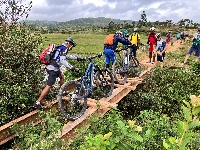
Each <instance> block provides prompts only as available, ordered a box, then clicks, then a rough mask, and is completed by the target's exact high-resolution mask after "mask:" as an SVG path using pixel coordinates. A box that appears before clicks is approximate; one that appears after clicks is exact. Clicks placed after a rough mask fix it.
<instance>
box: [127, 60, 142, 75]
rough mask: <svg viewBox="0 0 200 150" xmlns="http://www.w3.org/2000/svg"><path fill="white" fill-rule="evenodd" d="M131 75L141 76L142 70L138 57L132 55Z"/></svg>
mask: <svg viewBox="0 0 200 150" xmlns="http://www.w3.org/2000/svg"><path fill="white" fill-rule="evenodd" d="M129 68H130V71H129V76H131V77H139V76H140V74H141V72H142V68H141V66H140V62H139V61H138V60H137V58H136V57H132V58H131V60H130V64H129Z"/></svg>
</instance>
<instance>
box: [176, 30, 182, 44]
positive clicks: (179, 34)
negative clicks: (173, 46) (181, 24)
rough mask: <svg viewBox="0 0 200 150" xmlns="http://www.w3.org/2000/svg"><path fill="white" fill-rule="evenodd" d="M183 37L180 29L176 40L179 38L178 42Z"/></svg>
mask: <svg viewBox="0 0 200 150" xmlns="http://www.w3.org/2000/svg"><path fill="white" fill-rule="evenodd" d="M180 39H181V33H180V31H178V33H177V35H176V40H177V43H178V41H179V40H180Z"/></svg>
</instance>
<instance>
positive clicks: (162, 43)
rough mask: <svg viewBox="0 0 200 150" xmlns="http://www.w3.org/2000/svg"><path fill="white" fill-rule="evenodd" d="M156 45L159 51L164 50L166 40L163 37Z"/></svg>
mask: <svg viewBox="0 0 200 150" xmlns="http://www.w3.org/2000/svg"><path fill="white" fill-rule="evenodd" d="M156 46H157V50H158V51H159V52H162V51H163V50H164V48H165V46H166V42H165V41H164V40H163V39H161V40H160V41H159V40H157V43H156Z"/></svg>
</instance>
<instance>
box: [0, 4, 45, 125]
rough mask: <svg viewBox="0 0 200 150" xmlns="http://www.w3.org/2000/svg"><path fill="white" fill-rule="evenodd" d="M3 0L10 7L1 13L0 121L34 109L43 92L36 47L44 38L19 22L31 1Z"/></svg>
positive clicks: (6, 120)
mask: <svg viewBox="0 0 200 150" xmlns="http://www.w3.org/2000/svg"><path fill="white" fill-rule="evenodd" d="M2 3H3V4H4V5H5V7H6V9H5V12H4V13H1V14H0V18H2V20H1V22H0V25H1V26H2V28H0V37H1V38H0V53H1V56H0V64H1V67H0V118H1V120H0V125H3V124H5V123H7V122H9V121H11V120H13V119H16V118H17V117H19V116H21V115H23V114H25V113H27V112H29V111H31V106H32V103H33V101H35V100H36V96H38V92H39V88H38V87H39V84H40V79H41V78H40V77H41V65H40V63H39V57H38V52H37V51H36V49H37V47H38V45H39V44H40V43H41V42H42V38H41V37H40V36H34V35H32V31H31V30H30V29H29V27H28V26H26V25H25V24H19V23H17V21H18V19H19V18H20V17H21V16H24V15H27V13H28V11H29V10H30V7H31V6H30V5H29V6H28V7H27V6H26V5H20V4H21V3H20V1H6V0H5V1H4V2H2Z"/></svg>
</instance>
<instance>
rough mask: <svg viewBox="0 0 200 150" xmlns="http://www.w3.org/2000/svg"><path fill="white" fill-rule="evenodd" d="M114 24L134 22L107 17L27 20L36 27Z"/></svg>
mask: <svg viewBox="0 0 200 150" xmlns="http://www.w3.org/2000/svg"><path fill="white" fill-rule="evenodd" d="M111 21H112V22H114V23H115V24H124V22H127V23H128V24H132V22H133V21H132V20H120V19H111V18H105V17H98V18H79V19H75V20H70V21H66V22H57V21H46V20H45V21H39V20H36V21H32V20H26V21H25V22H26V23H27V24H29V25H36V26H51V27H53V26H65V27H81V26H82V27H88V26H107V25H108V24H109V23H110V22H111Z"/></svg>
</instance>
